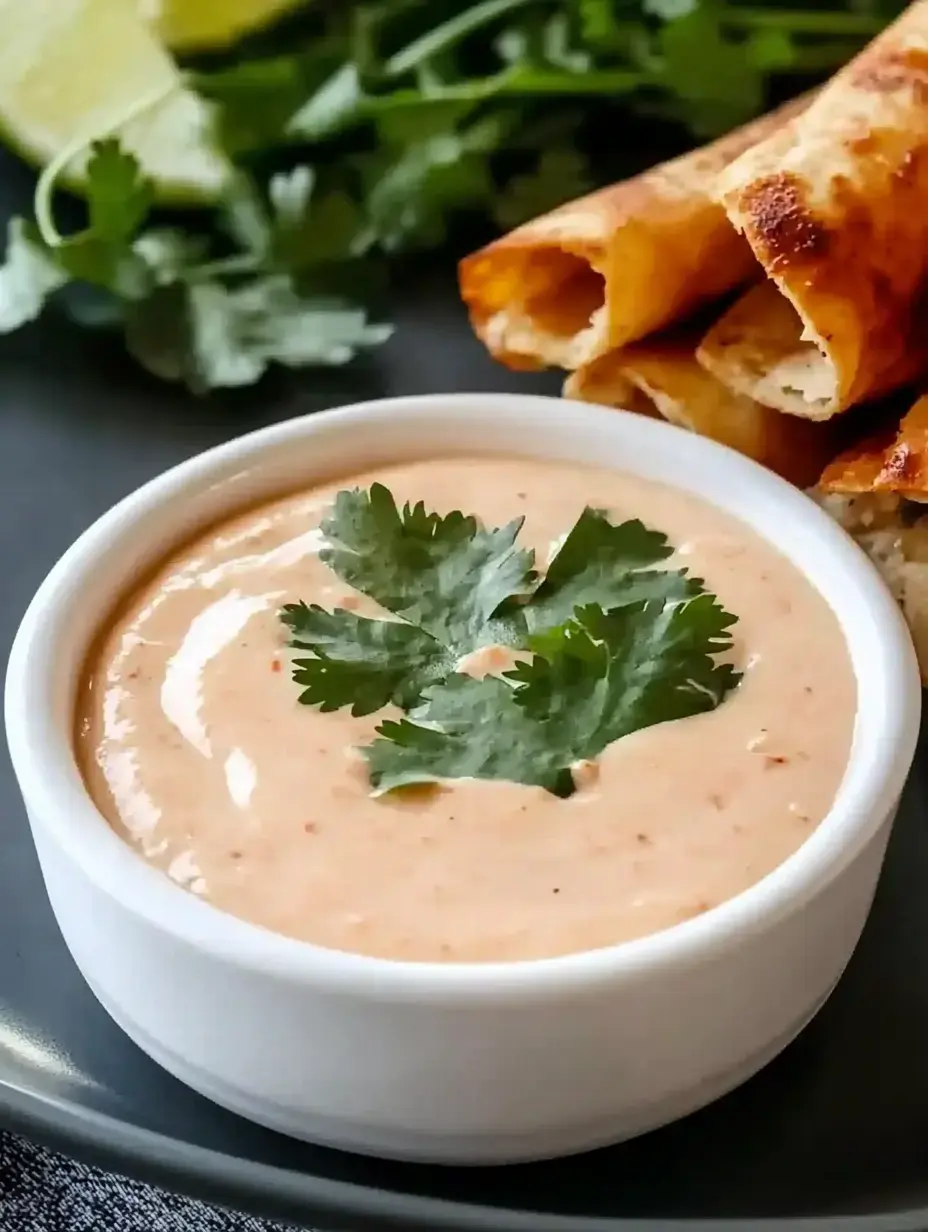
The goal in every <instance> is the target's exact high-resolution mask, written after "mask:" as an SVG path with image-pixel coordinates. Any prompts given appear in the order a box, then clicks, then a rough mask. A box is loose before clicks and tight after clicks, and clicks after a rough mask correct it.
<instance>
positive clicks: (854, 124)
mask: <svg viewBox="0 0 928 1232" xmlns="http://www.w3.org/2000/svg"><path fill="white" fill-rule="evenodd" d="M717 196H718V200H719V201H720V202H721V204H722V205H723V206H724V208H725V210H726V213H727V215H728V217H729V219H730V220H731V222H732V224H733V226H734V227H735V228H736V229H737V230H738V231H739V232H741V233H742V234H743V235H744V236H745V237H746V239H747V240H748V242H749V244H750V246H751V248H752V250H753V252H754V254H755V256H756V258H757V260H758V261H759V262H760V264H761V266H762V267H763V270H764V271H765V273H766V274H767V282H765V283H763V284H761V285H759V286H758V287H755V288H752V290H750V291H749V292H748V293H747V295H746V296H745V297H744V299H742V300H741V301H740V302H738V303H736V304H735V305H734V306H733V307H732V308H731V309H730V310H729V311H728V312H727V313H725V314H724V315H723V316H722V318H721V320H720V321H719V322H718V323H717V325H716V326H715V327H714V328H713V329H712V330H710V332H709V334H708V336H707V337H706V339H705V340H704V342H703V345H702V346H701V347H700V350H699V358H700V360H701V362H702V363H704V364H705V365H706V366H707V367H708V368H709V369H710V370H711V371H712V372H714V373H715V374H716V375H717V376H718V377H719V378H720V379H721V380H722V381H723V382H724V383H725V384H726V385H728V386H729V387H730V388H731V389H733V390H736V391H737V392H739V393H745V394H748V395H749V396H751V397H753V398H756V399H757V400H758V401H760V402H764V403H765V404H767V405H768V406H774V407H777V408H778V409H780V410H782V411H787V412H789V413H791V414H794V415H801V416H805V417H807V418H810V419H827V418H829V417H830V416H832V415H834V414H836V413H837V412H839V411H843V410H845V409H846V408H847V407H849V406H852V405H854V404H856V403H859V402H863V401H867V400H870V399H872V398H875V397H877V396H878V395H881V394H884V393H886V392H887V391H889V390H891V389H895V388H898V387H900V386H902V385H905V384H907V383H908V382H909V381H911V380H912V379H914V378H915V377H916V376H917V375H918V374H919V373H920V372H923V371H925V370H926V368H928V347H926V345H925V335H926V329H925V321H926V308H928V296H926V290H928V209H926V202H928V0H915V3H913V4H911V5H910V6H909V8H908V9H906V10H905V12H904V13H903V14H902V16H901V17H899V19H898V20H897V21H896V22H895V23H894V24H893V25H892V26H890V27H888V28H887V29H886V30H885V31H884V32H883V34H881V35H880V36H879V37H877V38H876V39H874V41H873V42H872V43H871V44H870V45H869V47H867V48H866V49H865V50H864V51H863V52H862V53H861V54H860V55H859V56H858V57H857V58H856V59H855V60H853V61H851V63H850V64H848V65H847V66H846V67H845V68H844V69H842V70H841V72H839V73H838V74H837V75H836V76H835V77H834V78H832V80H831V81H830V82H829V83H828V84H827V85H826V86H825V87H823V89H822V90H821V92H820V93H819V95H818V96H817V98H815V99H814V100H813V101H812V102H811V103H810V104H809V106H808V107H807V108H806V110H805V111H804V112H803V113H802V114H801V115H800V116H798V117H796V119H795V120H794V122H793V123H791V124H790V125H788V126H785V127H781V128H780V130H779V131H777V132H775V133H773V134H771V135H769V136H768V137H767V138H766V139H765V140H763V141H761V142H759V143H757V144H755V145H754V146H753V147H752V148H751V149H749V150H747V151H746V152H745V153H744V154H742V155H741V156H740V157H739V158H738V159H736V160H735V161H734V162H733V163H732V164H731V165H730V166H729V167H728V168H726V169H725V170H724V171H723V172H722V173H721V174H720V176H719V177H718V187H717Z"/></svg>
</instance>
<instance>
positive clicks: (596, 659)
mask: <svg viewBox="0 0 928 1232" xmlns="http://www.w3.org/2000/svg"><path fill="white" fill-rule="evenodd" d="M521 527H522V520H521V519H518V520H516V521H514V522H510V523H509V524H508V525H507V526H504V527H499V528H487V527H484V526H482V525H481V524H480V523H479V522H478V521H477V519H476V518H473V517H467V516H465V515H464V514H462V513H460V512H454V513H450V514H448V515H446V516H444V517H442V516H440V515H439V514H436V513H430V512H428V511H426V509H425V508H424V506H423V505H422V504H421V503H420V504H417V505H415V506H412V505H409V504H407V505H405V506H404V507H403V508H402V509H399V508H398V507H397V505H396V503H395V501H394V499H393V496H392V494H391V493H390V492H389V490H388V489H387V488H385V487H383V485H381V484H374V485H373V486H372V488H371V489H370V491H369V492H365V491H360V490H354V491H346V492H341V493H339V495H338V497H337V499H336V501H335V505H334V508H333V511H332V514H331V516H330V517H328V518H327V519H326V520H325V521H324V522H323V524H322V533H323V535H324V536H325V539H326V542H327V546H326V547H325V548H324V549H323V551H322V553H321V556H322V559H323V561H324V562H325V563H326V564H327V565H328V566H329V567H330V568H331V569H332V570H333V571H334V572H335V573H336V574H337V576H338V577H339V578H341V580H342V581H343V582H345V583H347V584H348V585H350V586H352V587H354V588H355V589H356V590H358V591H360V592H361V593H362V594H364V595H366V596H367V597H368V598H370V599H372V600H374V601H375V602H376V603H377V604H379V605H380V607H382V608H384V609H385V610H386V611H387V612H388V613H390V615H391V617H392V619H377V618H373V617H365V616H359V615H357V614H356V613H354V612H349V611H345V610H342V609H337V610H336V611H334V612H329V611H326V610H325V609H323V608H321V607H318V606H316V605H309V604H306V603H295V604H289V605H287V606H286V607H284V609H283V610H282V612H281V619H282V621H283V622H284V624H285V625H286V626H287V628H288V629H289V631H290V635H291V642H290V645H291V646H292V647H294V648H296V649H298V650H305V651H309V652H310V655H311V657H301V658H297V659H296V660H295V661H294V672H293V678H294V680H295V682H296V683H297V684H298V685H300V687H301V690H302V691H301V693H300V701H301V702H303V703H305V704H307V705H315V706H318V707H319V708H320V709H321V710H322V711H332V710H338V709H342V708H345V707H350V708H351V711H352V713H353V714H355V715H366V714H372V713H375V712H376V711H378V710H381V709H383V708H384V707H386V706H388V705H393V706H397V707H399V708H400V709H401V710H403V711H405V712H406V713H407V717H405V718H402V719H400V720H399V721H396V720H392V719H391V720H386V721H384V722H383V723H381V724H380V726H379V727H378V728H377V732H378V738H377V739H376V740H374V741H373V743H372V744H370V745H369V746H368V747H367V748H365V749H364V750H363V752H364V755H365V757H366V759H367V762H368V768H369V772H370V778H371V784H372V786H373V788H374V790H375V791H376V792H378V793H379V792H385V791H389V790H391V789H393V788H396V787H402V786H408V785H410V784H415V783H426V782H434V781H437V780H439V779H449V778H488V779H508V780H511V781H513V782H520V783H530V784H536V785H538V786H541V787H544V788H546V789H547V790H548V791H551V792H553V793H555V794H556V795H559V796H568V795H570V794H571V793H572V792H573V790H574V780H573V776H572V772H571V767H572V766H573V765H574V764H575V763H577V762H581V761H586V760H589V759H592V758H595V757H596V756H598V755H599V754H600V753H601V752H602V751H603V749H605V748H606V747H607V746H608V745H610V744H612V743H613V742H614V741H615V740H618V739H620V738H621V737H622V736H625V735H628V734H629V733H631V732H634V731H638V730H641V729H642V728H645V727H650V726H652V725H653V724H655V723H663V722H666V721H668V720H670V719H678V718H685V717H687V716H689V715H694V714H699V713H703V712H704V711H707V710H711V709H713V708H714V707H715V706H717V705H719V703H720V702H721V701H722V700H723V699H724V697H725V696H726V695H727V694H728V693H729V692H730V691H731V690H732V689H733V688H734V687H735V686H736V685H737V684H738V681H739V680H740V676H739V674H738V673H737V671H736V670H735V669H734V668H733V667H732V666H731V664H729V663H725V662H718V661H717V658H716V656H718V655H720V654H724V653H726V652H728V651H730V650H731V648H732V642H731V636H730V628H731V626H732V625H733V624H734V622H735V618H734V617H733V616H731V615H730V614H729V613H727V612H726V611H724V609H723V608H722V607H721V606H720V605H719V603H718V601H717V600H716V599H715V597H714V596H713V595H710V594H707V593H706V591H705V589H704V586H703V583H702V582H701V580H700V579H698V578H693V577H690V576H689V575H688V574H687V572H686V571H685V570H682V569H680V570H673V569H666V568H663V569H655V568H654V567H653V566H655V565H658V564H661V563H663V562H665V561H666V560H667V559H668V558H669V557H670V556H671V555H672V553H673V549H672V547H671V546H670V544H669V543H668V541H667V538H666V536H664V535H662V534H660V533H659V532H657V531H654V530H649V529H648V528H647V527H645V526H644V525H643V524H642V523H641V522H639V521H628V522H623V523H621V524H619V525H614V524H613V523H611V522H610V521H609V520H608V518H607V517H606V515H605V514H604V513H602V512H599V511H597V510H593V509H586V510H584V512H583V513H582V514H581V515H580V517H579V519H578V520H577V522H576V524H575V525H574V527H573V528H572V529H571V531H570V532H569V533H568V535H567V536H566V537H565V539H564V541H563V542H562V543H561V544H560V546H559V548H558V550H557V551H556V553H555V555H554V556H553V558H552V560H551V561H550V563H549V565H548V567H547V569H546V571H545V573H544V576H543V577H542V576H540V575H539V572H538V571H537V569H536V562H535V556H534V553H533V552H532V551H528V550H526V549H524V548H521V547H519V546H518V544H517V538H518V534H519V531H520V529H521ZM491 647H505V648H508V649H510V650H512V651H515V652H522V655H520V656H519V660H518V661H517V663H516V666H515V667H514V668H512V669H511V670H509V671H506V672H504V673H503V674H502V675H489V674H488V675H484V676H483V677H482V678H479V677H477V676H475V675H468V674H466V672H465V671H463V670H462V667H463V665H464V663H465V662H466V660H467V658H468V656H470V655H473V654H474V653H475V652H477V651H479V650H481V649H485V648H491ZM523 656H524V657H523Z"/></svg>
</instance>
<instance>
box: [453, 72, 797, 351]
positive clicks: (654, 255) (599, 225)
mask: <svg viewBox="0 0 928 1232" xmlns="http://www.w3.org/2000/svg"><path fill="white" fill-rule="evenodd" d="M807 104H808V96H807V97H803V98H800V99H796V100H794V101H792V102H791V103H789V104H787V105H786V106H785V107H781V108H780V109H779V110H778V111H775V112H772V113H771V114H770V115H767V116H763V117H762V118H761V119H759V120H755V121H754V122H753V123H751V124H747V125H745V126H744V127H743V128H740V129H737V130H736V131H735V132H733V133H729V134H728V135H727V136H725V137H722V138H721V139H720V140H718V141H715V142H713V143H712V144H711V145H708V146H705V147H704V148H702V149H699V150H694V151H693V152H692V153H690V154H685V155H683V157H681V158H677V159H674V160H673V161H672V162H668V163H663V164H662V165H661V166H659V167H655V168H653V169H652V170H650V171H646V172H644V174H642V175H639V176H636V177H635V178H634V179H631V180H626V181H624V182H623V183H621V184H614V185H612V186H611V187H609V188H603V189H600V190H599V191H598V192H595V193H592V194H590V196H588V197H583V198H581V199H580V200H578V201H572V202H570V203H569V204H567V205H564V206H561V207H560V208H559V209H557V210H554V211H553V212H552V213H550V214H545V215H544V216H543V217H541V218H536V219H534V220H533V221H532V222H528V223H526V224H525V225H524V226H522V227H519V228H518V229H517V230H515V231H513V232H511V233H510V234H509V235H505V236H503V237H502V238H501V239H498V240H496V241H495V242H494V243H492V244H490V245H488V246H487V247H486V248H483V249H481V250H480V251H479V252H476V253H474V254H472V255H471V256H469V257H466V258H465V259H464V260H463V261H462V262H461V264H460V267H459V280H460V289H461V296H462V298H463V299H464V302H465V303H466V304H467V307H468V309H469V311H470V319H471V324H472V325H473V327H474V330H475V331H476V333H477V335H478V336H479V337H480V339H481V340H482V341H483V342H484V344H485V345H486V346H487V348H488V349H489V351H490V352H491V354H492V355H493V356H494V357H495V358H496V359H499V360H501V361H502V362H503V363H505V364H508V365H509V366H510V367H513V368H538V367H545V366H555V367H562V368H568V369H573V368H579V367H580V366H581V365H582V364H586V363H590V362H591V361H592V360H593V359H595V358H596V357H597V356H599V355H603V354H605V353H606V352H608V351H610V350H613V349H614V348H616V347H619V346H624V345H625V344H626V343H628V342H633V341H635V340H636V339H639V338H643V337H644V336H645V335H646V334H649V333H652V332H653V331H655V330H658V329H661V328H663V327H664V326H665V325H668V324H670V323H672V322H674V321H676V320H678V319H681V318H683V317H685V316H688V315H689V314H690V313H691V312H693V311H694V309H696V308H697V307H698V306H699V305H701V304H703V303H706V302H709V301H711V300H713V299H717V298H718V297H719V296H720V295H723V294H724V293H725V292H727V291H730V290H732V289H733V288H735V287H738V286H740V285H741V284H742V283H743V282H745V281H747V279H748V277H749V276H750V274H751V273H752V271H753V269H754V268H755V266H754V261H753V258H752V256H751V253H750V250H749V248H748V246H747V244H746V243H745V242H744V240H743V239H742V238H741V237H740V236H738V235H737V234H736V233H735V231H734V230H733V229H732V227H731V225H730V224H729V223H728V221H727V219H726V217H725V213H724V211H723V209H722V208H721V206H719V205H718V204H717V203H716V202H715V201H714V200H713V198H712V190H713V186H714V182H715V179H716V176H717V175H718V173H719V171H721V170H722V168H723V167H725V166H726V165H727V164H728V163H730V162H731V161H732V159H734V158H737V156H738V155H739V154H741V153H742V152H743V151H744V150H746V149H748V148H749V147H750V146H752V145H754V144H755V143H756V142H758V141H761V140H763V139H764V138H765V137H766V136H768V135H769V134H770V133H772V132H774V131H775V130H776V129H778V128H780V127H782V125H783V124H785V123H787V122H788V121H789V120H791V119H792V117H793V116H795V115H797V114H798V113H799V112H801V111H802V109H803V108H804V107H805V106H807Z"/></svg>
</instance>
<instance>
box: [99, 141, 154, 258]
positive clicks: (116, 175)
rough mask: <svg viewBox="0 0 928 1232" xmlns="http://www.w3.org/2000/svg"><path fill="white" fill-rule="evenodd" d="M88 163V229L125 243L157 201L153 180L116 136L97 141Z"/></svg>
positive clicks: (113, 240)
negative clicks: (151, 180) (150, 179)
mask: <svg viewBox="0 0 928 1232" xmlns="http://www.w3.org/2000/svg"><path fill="white" fill-rule="evenodd" d="M91 148H92V150H93V153H92V155H91V158H90V162H89V163H88V165H87V212H88V215H89V229H90V230H91V231H93V232H94V233H95V234H96V235H97V236H98V237H99V238H100V239H101V240H105V241H108V242H109V243H113V244H122V243H125V242H126V241H127V240H130V239H132V237H133V236H134V235H135V234H136V233H137V232H138V230H139V228H140V227H141V226H142V224H143V223H144V222H145V220H146V219H147V218H148V215H149V212H150V211H151V207H152V203H153V201H154V192H153V191H152V185H151V182H150V181H149V180H148V179H147V178H146V177H145V176H144V175H143V174H142V169H141V167H140V166H139V163H138V159H137V158H136V157H135V156H134V155H133V154H129V153H127V152H126V151H125V150H123V149H122V147H121V146H120V144H119V141H118V140H117V139H116V138H115V137H110V138H107V139H106V140H105V141H96V142H94V144H93V146H92V147H91Z"/></svg>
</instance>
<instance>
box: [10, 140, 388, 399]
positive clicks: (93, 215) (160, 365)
mask: <svg viewBox="0 0 928 1232" xmlns="http://www.w3.org/2000/svg"><path fill="white" fill-rule="evenodd" d="M313 187H314V175H313V173H312V171H310V170H309V169H308V168H306V167H298V168H296V169H295V170H293V171H292V172H290V173H288V174H279V175H276V176H274V177H272V179H271V181H270V184H269V189H268V199H267V200H263V199H262V198H261V197H260V195H259V194H258V192H257V190H256V189H255V188H254V187H253V185H252V184H251V183H250V182H249V181H248V180H247V179H246V178H245V177H242V178H241V179H240V180H239V181H238V182H237V183H236V184H235V185H234V187H233V188H232V189H230V192H229V195H228V199H227V201H226V203H225V205H224V208H223V214H222V218H221V220H220V224H221V229H222V233H221V237H220V242H217V239H215V238H211V237H208V236H201V235H197V234H194V233H191V232H188V231H184V230H182V229H179V228H170V227H159V226H148V225H147V224H148V223H149V219H150V214H151V209H152V201H153V193H152V187H151V185H150V183H149V182H148V181H147V180H146V178H145V176H144V175H143V174H142V172H141V170H140V168H139V165H138V162H137V160H136V159H135V158H134V157H133V155H131V154H129V153H126V152H125V151H123V150H122V149H121V148H120V146H119V143H118V141H116V140H115V139H112V138H111V139H108V140H104V141H100V142H97V143H96V144H95V146H94V150H93V154H92V156H91V158H90V161H89V164H88V168H87V225H86V227H85V228H84V229H83V230H81V231H79V232H77V233H76V234H75V235H73V236H71V237H70V238H68V239H62V240H61V241H60V242H58V243H55V244H49V243H48V242H47V241H46V240H45V239H43V237H42V235H41V234H40V232H39V230H38V228H37V227H36V226H34V225H32V224H28V223H24V222H23V221H22V220H21V219H18V218H14V219H13V220H12V221H11V222H10V224H9V228H8V232H7V256H6V262H5V264H4V265H3V267H2V268H0V332H9V331H10V330H13V329H16V328H18V327H19V326H20V325H23V324H25V323H26V322H27V321H31V320H34V319H35V318H36V317H37V316H38V315H39V313H40V312H41V311H42V309H43V307H44V306H45V304H46V302H47V301H48V300H49V299H50V298H51V297H53V296H56V295H61V294H62V292H63V291H66V290H73V288H74V286H75V285H81V286H83V287H84V288H90V289H92V290H93V292H94V293H95V294H94V297H93V299H91V300H90V301H89V305H90V311H91V312H92V313H93V317H94V320H95V322H96V323H100V322H101V321H103V322H105V323H108V324H119V325H121V327H122V329H123V331H124V334H125V340H126V345H127V347H128V349H129V351H130V352H131V354H132V355H134V356H135V358H136V359H138V360H139V361H140V362H141V363H142V364H143V365H144V366H145V367H146V368H147V369H148V370H149V371H151V372H153V373H155V375H157V376H160V377H163V378H165V379H167V380H179V381H184V382H185V383H186V384H187V385H188V386H189V388H190V389H192V390H194V391H196V392H203V391H206V390H208V389H212V388H215V387H217V386H234V385H247V384H251V383H252V382H254V381H256V380H257V379H258V378H259V377H260V376H261V375H262V373H263V372H264V371H265V369H266V368H267V366H268V365H269V364H270V363H272V362H276V363H280V364H284V365H286V366H288V367H301V366H303V365H305V364H342V363H345V362H347V360H349V359H351V357H352V356H353V355H354V354H355V352H356V351H357V350H358V349H359V348H362V347H366V346H372V345H376V344H377V343H379V342H383V341H384V340H385V339H386V338H387V337H389V335H390V333H391V332H392V331H391V329H390V327H389V326H387V325H374V324H371V323H369V322H368V320H367V316H366V314H365V312H364V311H363V310H362V309H360V308H358V307H357V306H356V305H354V304H352V303H350V302H347V301H345V300H343V299H341V298H338V297H336V296H334V295H332V294H331V293H329V292H328V291H327V290H325V287H326V283H325V281H324V280H323V277H322V276H323V275H325V276H328V278H329V279H331V274H332V271H333V270H334V269H335V268H336V267H337V263H338V261H339V260H343V259H344V257H345V253H344V252H341V251H339V249H338V235H337V234H335V233H333V229H332V227H331V225H330V235H331V240H332V242H331V244H330V245H329V246H326V247H323V245H322V243H321V242H320V241H319V239H318V238H316V242H315V244H314V243H313V238H314V237H312V236H310V237H309V238H307V240H306V242H304V241H303V238H302V234H303V231H304V230H307V231H308V230H309V224H308V216H309V210H310V203H311V201H312V193H313ZM73 303H74V307H75V310H76V311H77V312H82V311H84V312H86V311H87V309H86V304H87V303H88V301H87V300H86V299H85V300H75V301H73Z"/></svg>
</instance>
